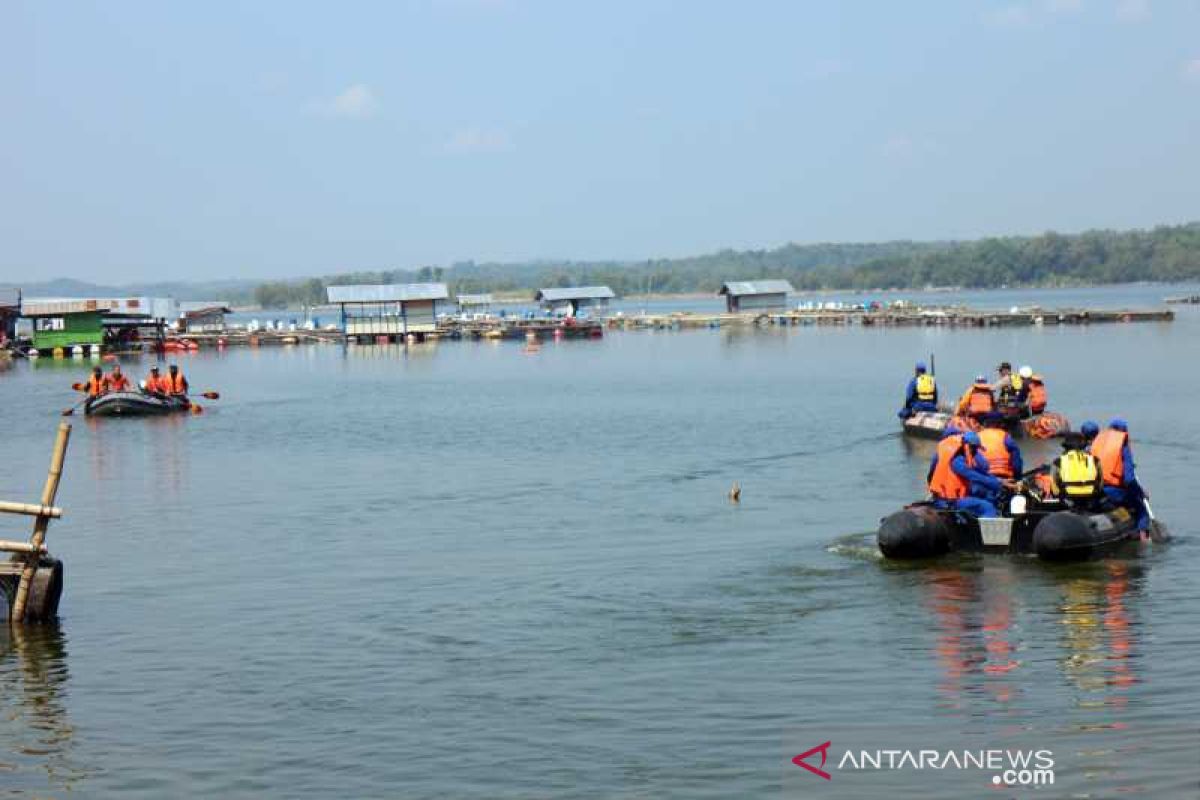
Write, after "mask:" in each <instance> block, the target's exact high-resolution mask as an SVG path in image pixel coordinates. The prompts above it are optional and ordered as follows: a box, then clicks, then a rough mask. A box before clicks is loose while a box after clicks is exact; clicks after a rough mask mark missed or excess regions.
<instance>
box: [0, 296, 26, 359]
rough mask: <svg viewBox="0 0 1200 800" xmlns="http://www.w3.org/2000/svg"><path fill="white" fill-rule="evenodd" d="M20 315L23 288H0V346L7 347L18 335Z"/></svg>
mask: <svg viewBox="0 0 1200 800" xmlns="http://www.w3.org/2000/svg"><path fill="white" fill-rule="evenodd" d="M20 316H21V290H20V289H3V288H0V348H3V347H6V346H7V345H8V343H9V341H11V340H12V338H13V337H14V336H16V335H17V319H19V318H20Z"/></svg>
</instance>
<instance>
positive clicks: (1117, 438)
mask: <svg viewBox="0 0 1200 800" xmlns="http://www.w3.org/2000/svg"><path fill="white" fill-rule="evenodd" d="M1091 454H1092V455H1093V456H1095V457H1096V460H1097V461H1098V462H1100V473H1101V475H1102V477H1103V479H1104V494H1105V495H1106V496H1107V497H1108V499H1109V500H1111V501H1112V502H1113V503H1115V504H1116V505H1119V506H1124V507H1125V508H1127V509H1129V511H1130V513H1131V514H1133V515H1134V516H1135V517H1136V518H1137V528H1138V531H1140V532H1142V533H1145V532H1147V531H1149V530H1150V513H1149V511H1147V510H1146V502H1145V499H1146V497H1148V495H1147V494H1146V492H1145V490H1144V489H1142V485H1141V484H1140V483H1138V479H1137V474H1136V473H1135V472H1134V464H1133V450H1131V449H1130V446H1129V426H1128V424H1127V423H1126V422H1125V420H1123V419H1120V418H1117V419H1114V420H1112V421H1111V422H1109V423H1108V427H1107V428H1105V429H1104V430H1102V431H1100V433H1099V434H1097V435H1096V438H1095V439H1094V440H1092V446H1091Z"/></svg>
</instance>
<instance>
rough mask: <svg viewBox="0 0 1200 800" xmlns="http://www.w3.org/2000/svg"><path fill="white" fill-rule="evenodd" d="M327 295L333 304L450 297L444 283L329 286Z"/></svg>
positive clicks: (326, 290)
mask: <svg viewBox="0 0 1200 800" xmlns="http://www.w3.org/2000/svg"><path fill="white" fill-rule="evenodd" d="M325 293H326V295H327V296H328V297H329V302H331V303H396V302H402V301H405V300H445V299H446V298H447V297H449V296H450V292H449V291H448V290H447V289H446V284H444V283H389V284H380V285H362V286H329V287H326V289H325Z"/></svg>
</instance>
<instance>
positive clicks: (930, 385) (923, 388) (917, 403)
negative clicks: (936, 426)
mask: <svg viewBox="0 0 1200 800" xmlns="http://www.w3.org/2000/svg"><path fill="white" fill-rule="evenodd" d="M937 403H938V389H937V379H935V378H934V377H933V376H932V375H930V374H929V372H928V370H927V369H926V367H925V362H924V361H918V362H917V366H916V369H915V370H914V374H913V377H912V380H910V381H909V382H908V389H907V390H906V391H905V393H904V408H903V409H901V410H900V413H898V414H897V415H896V416H898V417H900V419H908V418H909V417H911V416H912V415H913V414H916V413H917V412H919V411H931V412H932V411H937Z"/></svg>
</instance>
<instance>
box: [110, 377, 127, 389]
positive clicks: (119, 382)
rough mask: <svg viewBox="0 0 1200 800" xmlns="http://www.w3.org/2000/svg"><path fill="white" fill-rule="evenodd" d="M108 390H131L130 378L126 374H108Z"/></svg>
mask: <svg viewBox="0 0 1200 800" xmlns="http://www.w3.org/2000/svg"><path fill="white" fill-rule="evenodd" d="M108 390H109V391H110V392H127V391H129V378H126V377H125V376H124V375H112V374H110V375H109V376H108Z"/></svg>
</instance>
